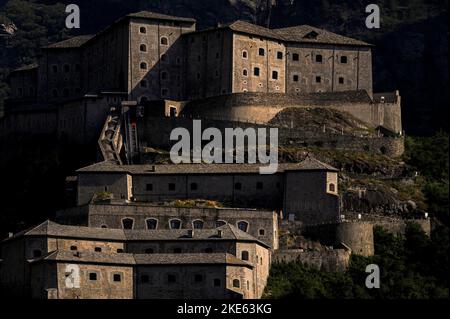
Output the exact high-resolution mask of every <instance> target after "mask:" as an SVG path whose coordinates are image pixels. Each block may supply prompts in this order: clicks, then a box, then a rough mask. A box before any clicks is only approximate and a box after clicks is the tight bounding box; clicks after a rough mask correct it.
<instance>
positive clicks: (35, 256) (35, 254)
mask: <svg viewBox="0 0 450 319" xmlns="http://www.w3.org/2000/svg"><path fill="white" fill-rule="evenodd" d="M41 256H42V252H41V251H40V250H39V249H35V250H33V257H34V258H38V257H41Z"/></svg>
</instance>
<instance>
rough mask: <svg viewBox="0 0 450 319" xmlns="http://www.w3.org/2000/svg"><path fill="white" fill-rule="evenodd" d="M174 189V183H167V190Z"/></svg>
mask: <svg viewBox="0 0 450 319" xmlns="http://www.w3.org/2000/svg"><path fill="white" fill-rule="evenodd" d="M174 190H175V183H169V191H174Z"/></svg>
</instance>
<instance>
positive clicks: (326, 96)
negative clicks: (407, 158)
mask: <svg viewBox="0 0 450 319" xmlns="http://www.w3.org/2000/svg"><path fill="white" fill-rule="evenodd" d="M288 107H309V108H317V107H320V108H332V109H335V110H338V111H342V112H347V113H349V114H351V115H353V116H354V117H355V118H357V119H359V120H361V121H363V122H365V123H367V124H368V125H370V126H372V127H374V128H376V127H378V126H383V127H385V128H387V129H389V130H391V131H393V132H395V133H401V132H402V120H401V105H400V96H399V95H398V92H396V95H395V98H394V99H392V101H391V100H389V101H388V102H375V101H374V100H372V99H371V98H370V97H369V96H368V95H367V93H366V92H365V91H349V92H335V93H313V94H280V93H234V94H228V95H222V96H218V97H214V98H207V99H203V100H196V101H192V102H190V103H188V104H187V105H186V106H185V107H184V109H183V110H182V112H181V115H182V116H187V117H197V118H210V119H219V120H229V121H244V122H247V121H249V122H256V123H268V122H269V121H270V120H271V119H272V118H273V117H274V116H275V115H276V114H277V113H278V112H280V111H282V110H283V109H285V108H288Z"/></svg>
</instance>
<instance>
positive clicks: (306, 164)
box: [299, 155, 338, 172]
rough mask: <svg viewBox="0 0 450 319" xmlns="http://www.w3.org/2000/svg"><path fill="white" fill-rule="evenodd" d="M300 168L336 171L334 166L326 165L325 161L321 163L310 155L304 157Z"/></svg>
mask: <svg viewBox="0 0 450 319" xmlns="http://www.w3.org/2000/svg"><path fill="white" fill-rule="evenodd" d="M299 169H300V170H301V169H305V170H324V171H333V172H337V171H338V169H337V168H334V167H333V166H331V165H328V164H326V163H323V162H321V161H319V160H317V159H315V158H313V157H311V156H310V155H308V156H307V157H306V159H305V160H304V161H303V162H301V163H300V168H299Z"/></svg>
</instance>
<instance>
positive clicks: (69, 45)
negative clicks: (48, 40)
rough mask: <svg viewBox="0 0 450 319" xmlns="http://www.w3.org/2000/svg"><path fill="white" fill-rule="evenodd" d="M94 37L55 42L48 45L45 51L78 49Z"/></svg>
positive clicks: (78, 37) (79, 37)
mask: <svg viewBox="0 0 450 319" xmlns="http://www.w3.org/2000/svg"><path fill="white" fill-rule="evenodd" d="M93 37H94V35H79V36H76V37H73V38H70V39H67V40H64V41H60V42H56V43H53V44H50V45H48V46H46V47H44V48H45V49H73V48H79V47H81V46H82V45H83V44H85V43H86V42H88V41H89V40H90V39H92V38H93Z"/></svg>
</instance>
